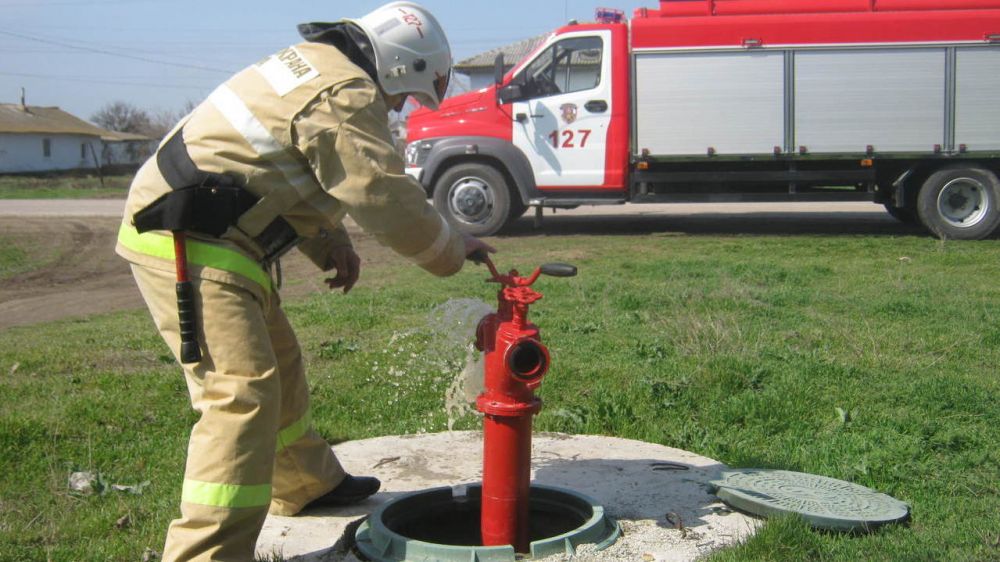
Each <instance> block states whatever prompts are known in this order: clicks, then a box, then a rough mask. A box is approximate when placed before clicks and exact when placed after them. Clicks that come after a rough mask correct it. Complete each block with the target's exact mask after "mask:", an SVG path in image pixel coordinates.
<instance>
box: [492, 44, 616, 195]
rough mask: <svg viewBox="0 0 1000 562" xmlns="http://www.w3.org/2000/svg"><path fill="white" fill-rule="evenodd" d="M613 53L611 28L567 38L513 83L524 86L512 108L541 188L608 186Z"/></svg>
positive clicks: (516, 137)
mask: <svg viewBox="0 0 1000 562" xmlns="http://www.w3.org/2000/svg"><path fill="white" fill-rule="evenodd" d="M610 49H611V31H610V30H597V31H586V32H584V31H581V32H579V33H566V34H562V35H559V36H557V37H556V38H555V40H554V41H553V43H552V44H551V45H549V46H547V47H546V48H544V49H542V50H541V51H539V52H538V54H537V55H536V56H535V58H534V59H532V60H531V61H530V62H529V63H528V64H527V65H525V66H523V67H522V68H521V70H520V71H519V72H518V73H517V74H516V75H515V76H514V78H513V79H512V80H511V83H512V84H517V85H519V86H520V87H521V95H520V96H518V97H519V99H518V101H515V102H514V104H513V113H514V116H515V121H514V124H513V127H514V130H513V135H512V136H513V142H514V145H515V146H517V147H518V148H520V149H521V151H522V152H524V154H525V155H526V156H527V157H528V161H529V162H530V163H531V167H532V169H533V171H534V175H535V184H536V185H537V186H538V187H539V188H540V189H546V188H564V189H572V188H593V187H600V186H601V185H603V184H604V182H605V167H606V164H605V163H606V160H607V149H608V129H609V127H610V124H611V114H612V112H611V103H612V96H611V60H612V57H611V56H610Z"/></svg>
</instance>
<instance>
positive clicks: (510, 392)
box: [474, 254, 576, 553]
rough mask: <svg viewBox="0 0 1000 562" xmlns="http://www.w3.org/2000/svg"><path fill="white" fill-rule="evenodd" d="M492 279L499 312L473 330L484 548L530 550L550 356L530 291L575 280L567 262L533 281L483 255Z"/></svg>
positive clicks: (549, 266) (550, 266)
mask: <svg viewBox="0 0 1000 562" xmlns="http://www.w3.org/2000/svg"><path fill="white" fill-rule="evenodd" d="M474 259H475V261H478V262H485V263H486V265H487V266H488V267H489V269H490V273H491V274H492V276H493V277H492V279H490V281H494V282H497V283H500V285H501V288H500V291H499V292H498V293H497V300H498V306H497V311H496V312H495V313H492V314H488V315H487V316H486V317H484V318H483V319H482V321H480V323H479V327H478V329H477V331H476V347H477V349H479V350H480V351H483V352H484V356H485V357H484V363H485V378H484V391H483V393H482V394H480V395H479V398H478V399H477V400H476V406H477V408H478V409H479V411H480V412H482V413H483V414H485V418H484V420H483V488H482V514H481V532H482V544H483V546H498V545H506V544H509V545H513V546H514V549H515V550H516V551H517V552H522V553H524V552H528V549H529V536H528V506H529V503H528V492H529V489H530V486H531V418H532V416H534V415H535V414H536V413H538V411H539V410H540V409H541V407H542V401H541V400H540V399H539V398H537V397H536V396H535V389H536V388H537V387H538V386H539V385H540V384H541V382H542V377H544V376H545V373H546V372H547V371H548V369H549V362H550V358H549V350H548V348H546V347H545V345H543V344H542V341H541V335H540V334H539V332H538V327H537V326H535V325H534V324H531V323H530V322H529V321H528V306H529V305H530V304H531V303H533V302H535V301H537V300H538V299H540V298H542V295H541V293H539V292H537V291H535V290H533V289H531V284H532V283H534V282H535V280H536V279H538V276H539V275H541V274H546V275H552V276H556V277H571V276H573V275H576V268H575V267H573V266H571V265H567V264H545V265H543V266H541V267H539V268H537V269H535V271H534V273H532V275H531V276H529V277H520V276H519V275H518V272H517V270H511V271H510V273H508V274H506V275H501V274H500V273H499V272H497V270H496V267H494V265H493V263H492V262H491V261H490V260H489V257H488V256H486V255H485V254H482V255H478V256H475V258H474Z"/></svg>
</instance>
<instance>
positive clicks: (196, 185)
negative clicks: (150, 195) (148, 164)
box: [133, 129, 300, 265]
mask: <svg viewBox="0 0 1000 562" xmlns="http://www.w3.org/2000/svg"><path fill="white" fill-rule="evenodd" d="M156 165H157V167H158V168H159V169H160V174H161V175H162V176H163V178H164V179H165V180H166V181H167V184H169V185H170V187H171V190H170V192H168V193H166V194H165V195H163V196H161V197H160V198H159V199H157V200H156V201H153V202H152V203H150V204H149V205H148V206H146V207H145V208H143V209H142V210H140V211H139V212H137V213H136V214H135V216H134V217H133V221H134V224H135V228H136V230H138V231H139V232H140V233H142V232H146V231H149V230H169V231H172V232H176V231H185V232H194V233H198V234H205V235H208V236H212V237H214V238H218V237H220V236H222V234H223V233H225V232H226V230H228V229H229V227H230V226H234V225H236V222H237V221H238V220H239V218H240V216H241V215H243V213H245V212H247V210H249V209H250V208H251V207H253V206H254V205H255V204H256V203H257V201H258V200H259V197H257V196H255V195H253V194H252V193H250V192H249V191H247V190H246V189H244V188H243V186H242V185H241V184H240V182H239V181H238V180H236V179H235V178H233V177H232V176H230V175H227V174H214V173H209V172H203V171H201V170H199V169H198V167H197V166H196V165H195V163H194V161H193V160H192V159H191V156H190V155H189V154H188V151H187V146H186V145H185V144H184V135H183V129H181V130H178V131H177V132H176V133H174V135H173V136H171V137H170V139H169V140H167V142H166V143H165V144H164V145H163V147H162V148H161V149H160V150H159V152H157V154H156ZM299 239H300V238H299V235H298V233H296V232H295V229H293V228H292V226H291V225H290V224H288V221H286V220H285V219H283V218H282V217H277V218H276V219H274V221H272V222H271V224H269V225H267V227H266V228H265V229H264V230H263V231H262V232H261V233H260V234H258V235H257V236H254V237H253V241H254V242H255V243H256V244H257V245H258V246H260V248H261V250H262V251H263V253H264V257H263V260H262V261H263V262H264V264H265V265H266V264H269V263H270V262H272V261H273V260H275V259H277V258H278V257H280V256H281V254H283V253H284V252H285V251H286V250H288V249H289V248H291V247H292V246H294V245H295V244H296V243H298V241H299Z"/></svg>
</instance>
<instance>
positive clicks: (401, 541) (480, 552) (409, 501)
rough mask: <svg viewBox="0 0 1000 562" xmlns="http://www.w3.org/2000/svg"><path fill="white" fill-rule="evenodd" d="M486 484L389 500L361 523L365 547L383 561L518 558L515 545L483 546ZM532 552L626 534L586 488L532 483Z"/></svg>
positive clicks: (570, 549) (570, 548)
mask: <svg viewBox="0 0 1000 562" xmlns="http://www.w3.org/2000/svg"><path fill="white" fill-rule="evenodd" d="M481 495H482V487H481V486H479V485H470V486H467V487H465V488H464V490H463V489H462V488H454V489H453V488H447V487H446V488H434V489H431V490H424V491H420V492H414V493H412V494H407V495H405V496H402V497H400V498H398V499H395V500H393V501H391V502H388V503H386V504H384V505H382V506H381V507H379V508H378V509H376V510H375V512H373V513H372V514H371V517H369V518H368V520H367V521H365V523H364V524H362V525H361V527H359V528H358V531H357V534H356V539H357V546H358V549H359V550H360V551H361V553H362V554H363V555H364V556H365V557H367V558H368V559H370V560H376V561H378V562H397V561H401V560H442V561H450V560H456V561H458V560H461V561H462V562H468V561H470V560H475V561H478V562H507V561H513V560H516V559H518V558H517V553H515V552H514V547H512V546H510V545H504V546H482V540H481V537H480V531H479V528H480V507H481ZM528 504H529V506H528V510H529V536H530V540H531V547H530V550H531V551H530V552H529V553H523V554H525V555H527V556H530V557H531V558H542V557H545V556H551V555H553V554H574V553H575V552H576V549H577V547H579V546H580V545H585V544H589V545H594V546H593V549H594V550H602V549H604V548H607V547H608V546H611V544H612V543H614V542H615V540H617V539H618V537H619V535H621V530H620V529H619V527H618V523H617V522H616V521H614V520H613V519H611V518H610V517H608V516H607V515H605V513H604V508H603V507H601V506H600V505H597V503H596V502H595V501H594V500H592V499H590V498H589V497H587V496H584V495H583V494H578V493H576V492H573V491H570V490H566V489H563V488H555V487H551V486H540V485H532V486H531V493H530V495H529V501H528Z"/></svg>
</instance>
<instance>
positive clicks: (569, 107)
mask: <svg viewBox="0 0 1000 562" xmlns="http://www.w3.org/2000/svg"><path fill="white" fill-rule="evenodd" d="M559 109H560V110H561V111H562V118H563V121H565V122H566V124H567V125H569V124H570V123H572V122H573V121H576V104H575V103H564V104H562V105H560V106H559Z"/></svg>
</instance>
